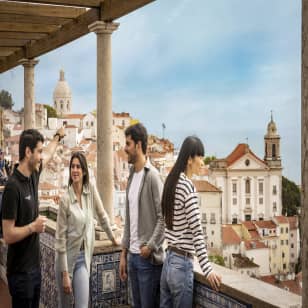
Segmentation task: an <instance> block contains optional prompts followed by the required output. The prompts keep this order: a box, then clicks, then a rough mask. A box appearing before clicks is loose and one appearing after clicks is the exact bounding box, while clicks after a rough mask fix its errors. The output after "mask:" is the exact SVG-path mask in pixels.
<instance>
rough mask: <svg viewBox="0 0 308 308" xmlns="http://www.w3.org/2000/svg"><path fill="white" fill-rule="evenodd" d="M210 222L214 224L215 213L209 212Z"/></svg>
mask: <svg viewBox="0 0 308 308" xmlns="http://www.w3.org/2000/svg"><path fill="white" fill-rule="evenodd" d="M210 223H211V224H216V219H215V213H211V219H210Z"/></svg>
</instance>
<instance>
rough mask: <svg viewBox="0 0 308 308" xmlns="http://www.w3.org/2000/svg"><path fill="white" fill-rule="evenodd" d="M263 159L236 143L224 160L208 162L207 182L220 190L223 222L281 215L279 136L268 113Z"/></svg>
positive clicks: (242, 144) (245, 145) (235, 222)
mask: <svg viewBox="0 0 308 308" xmlns="http://www.w3.org/2000/svg"><path fill="white" fill-rule="evenodd" d="M264 149H265V153H264V159H261V158H259V157H258V156H257V155H256V154H255V153H254V152H253V151H252V150H251V149H250V147H249V145H248V144H244V143H241V144H238V145H237V146H236V148H235V149H234V150H233V151H232V152H231V154H229V155H228V156H227V157H226V158H224V159H217V160H214V161H212V162H211V164H210V168H209V181H210V182H211V183H212V184H214V185H215V186H216V187H218V188H219V189H220V190H221V191H222V192H223V193H222V205H221V206H222V223H223V224H230V223H233V224H237V223H241V222H243V221H250V220H269V219H271V218H273V217H274V216H279V215H281V210H282V202H281V191H282V165H281V157H280V136H279V135H278V133H277V128H276V124H275V122H274V120H273V117H272V116H271V120H270V122H269V123H268V126H267V132H266V135H265V136H264Z"/></svg>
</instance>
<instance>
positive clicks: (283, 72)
mask: <svg viewBox="0 0 308 308" xmlns="http://www.w3.org/2000/svg"><path fill="white" fill-rule="evenodd" d="M117 21H118V22H120V26H119V28H118V30H117V31H115V32H114V33H113V34H112V58H113V59H112V66H113V67H112V70H113V72H112V74H113V76H112V80H113V110H114V111H115V112H129V113H130V114H131V116H132V117H133V118H137V119H139V120H140V121H141V122H142V123H143V124H144V125H145V126H146V127H147V129H148V132H149V133H151V134H156V135H157V136H159V137H161V136H162V123H164V124H165V126H166V128H165V137H166V138H168V139H170V140H171V141H172V142H173V143H174V144H175V146H176V147H180V145H181V143H182V141H183V139H184V138H185V137H186V136H188V135H192V134H194V135H197V136H199V137H200V138H201V140H202V141H203V142H204V144H205V151H206V155H215V156H216V157H218V158H224V157H226V156H227V155H229V154H230V153H231V152H232V150H233V149H234V148H235V147H236V146H237V144H238V143H246V142H247V140H248V144H249V146H250V148H251V150H252V151H253V152H254V153H255V154H256V155H257V156H259V157H260V158H261V159H263V157H264V135H265V133H266V128H267V124H268V122H269V121H270V114H271V110H272V111H273V117H274V121H275V122H276V125H277V129H278V133H279V135H280V137H281V158H282V165H283V175H284V176H286V177H288V178H289V179H290V180H292V181H295V182H296V183H297V184H300V178H301V175H300V169H301V160H300V145H301V142H300V117H301V115H300V104H301V88H300V84H301V1H300V0H292V1H290V0H271V1H268V0H255V1H244V0H217V1H212V0H193V1H191V0H168V1H163V0H157V1H155V2H154V3H151V4H149V5H147V6H145V7H143V8H141V9H139V10H137V11H135V12H133V13H131V14H129V15H127V16H125V17H122V18H120V19H119V20H117ZM39 61H40V62H39V64H38V65H37V66H36V67H35V87H36V88H35V97H36V102H37V103H44V104H50V105H52V101H53V100H52V94H53V91H54V88H55V86H56V83H57V81H58V79H59V71H60V69H61V68H62V69H63V70H64V71H65V78H66V80H67V82H68V83H69V85H70V88H71V90H72V93H73V112H74V113H87V112H89V111H92V110H94V109H96V36H95V34H93V33H90V34H88V35H86V36H84V37H82V38H80V39H78V40H76V41H74V42H72V43H70V44H67V45H65V46H63V47H61V48H59V49H57V50H55V51H52V52H49V53H47V54H46V55H44V56H41V57H39ZM1 89H5V90H7V91H9V92H10V93H11V94H12V96H13V100H14V102H15V105H14V109H20V108H21V107H22V106H23V68H22V67H17V68H15V69H12V70H10V71H8V72H5V73H3V74H1V75H0V90H1Z"/></svg>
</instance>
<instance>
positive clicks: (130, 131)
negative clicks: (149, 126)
mask: <svg viewBox="0 0 308 308" xmlns="http://www.w3.org/2000/svg"><path fill="white" fill-rule="evenodd" d="M128 136H131V138H132V139H133V140H134V142H135V143H136V144H137V143H138V141H141V148H142V152H143V154H146V152H147V146H148V133H147V130H146V128H145V127H144V126H143V125H142V124H141V123H137V124H134V125H131V126H129V127H127V128H126V130H125V137H128Z"/></svg>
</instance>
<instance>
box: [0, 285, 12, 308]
mask: <svg viewBox="0 0 308 308" xmlns="http://www.w3.org/2000/svg"><path fill="white" fill-rule="evenodd" d="M0 307H1V308H11V307H12V306H11V297H10V294H9V290H8V288H7V285H6V284H5V283H4V282H3V281H2V280H1V279H0Z"/></svg>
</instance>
